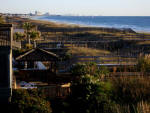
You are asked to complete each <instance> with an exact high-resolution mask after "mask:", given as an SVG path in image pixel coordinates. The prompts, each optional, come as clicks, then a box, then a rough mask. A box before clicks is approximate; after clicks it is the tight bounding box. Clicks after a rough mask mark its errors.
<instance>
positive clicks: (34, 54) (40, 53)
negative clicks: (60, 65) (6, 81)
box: [16, 48, 59, 61]
mask: <svg viewBox="0 0 150 113" xmlns="http://www.w3.org/2000/svg"><path fill="white" fill-rule="evenodd" d="M58 59H59V58H58V56H57V55H56V54H54V53H52V52H49V51H46V50H43V49H39V48H36V49H32V50H30V51H28V52H26V53H25V54H23V55H20V56H19V57H17V58H16V60H17V61H58Z"/></svg>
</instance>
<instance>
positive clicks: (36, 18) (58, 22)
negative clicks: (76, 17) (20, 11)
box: [30, 16, 150, 33]
mask: <svg viewBox="0 0 150 113" xmlns="http://www.w3.org/2000/svg"><path fill="white" fill-rule="evenodd" d="M42 17H43V18H42ZM44 17H48V16H34V17H31V18H30V19H32V20H40V21H45V22H52V23H55V24H59V25H61V24H62V25H67V26H68V25H69V26H78V27H96V28H109V29H120V30H121V29H132V30H133V31H135V32H137V33H150V31H149V30H146V29H143V30H142V29H141V28H140V29H139V30H135V29H133V28H131V27H130V26H129V27H109V26H103V25H102V26H100V25H92V24H91V25H86V24H84V23H80V22H79V23H78V22H77V23H74V22H72V21H70V22H69V21H68V22H67V21H66V20H62V21H61V19H60V20H55V19H48V18H47V19H46V18H45V19H44ZM52 17H57V16H52ZM61 17H62V16H61ZM68 17H71V16H68ZM101 17H103V16H101ZM110 17H111V16H110ZM125 26H128V25H125Z"/></svg>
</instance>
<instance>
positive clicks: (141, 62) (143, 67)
mask: <svg viewBox="0 0 150 113" xmlns="http://www.w3.org/2000/svg"><path fill="white" fill-rule="evenodd" d="M137 68H138V70H139V71H141V72H150V55H146V56H144V57H143V56H141V57H140V58H139V59H138V64H137Z"/></svg>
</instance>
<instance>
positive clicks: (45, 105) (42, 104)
mask: <svg viewBox="0 0 150 113" xmlns="http://www.w3.org/2000/svg"><path fill="white" fill-rule="evenodd" d="M11 113H51V108H50V103H49V102H48V101H46V99H45V97H44V96H43V94H42V93H40V92H38V91H37V90H13V96H12V102H11Z"/></svg>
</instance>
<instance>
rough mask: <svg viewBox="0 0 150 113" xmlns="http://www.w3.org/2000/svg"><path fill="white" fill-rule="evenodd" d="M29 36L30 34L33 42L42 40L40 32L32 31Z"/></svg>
mask: <svg viewBox="0 0 150 113" xmlns="http://www.w3.org/2000/svg"><path fill="white" fill-rule="evenodd" d="M29 34H30V38H31V40H36V39H38V38H40V36H41V34H40V32H39V31H31V32H30V33H29Z"/></svg>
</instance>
